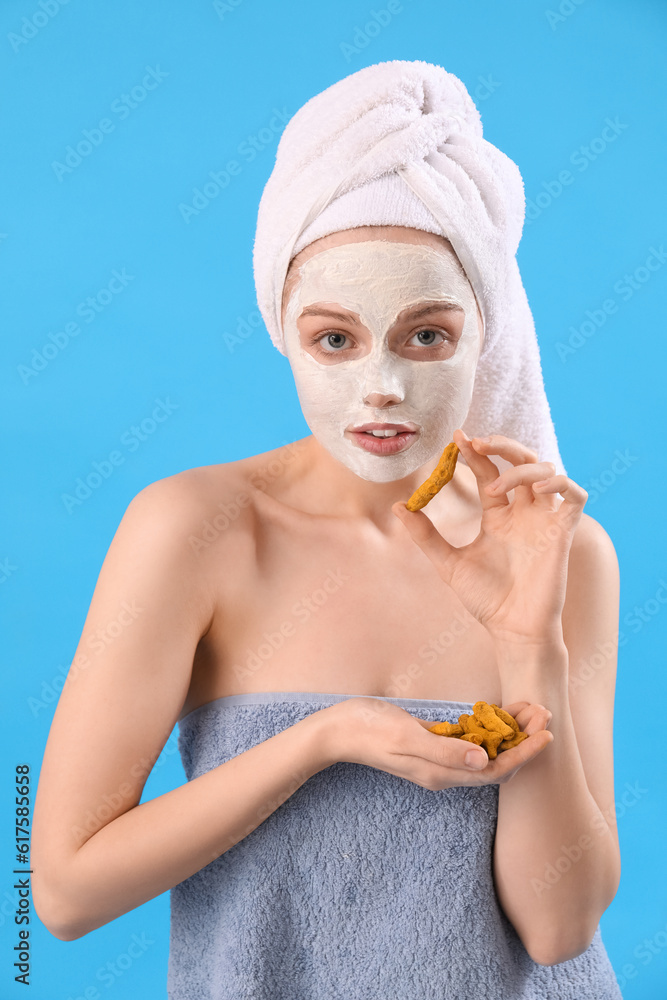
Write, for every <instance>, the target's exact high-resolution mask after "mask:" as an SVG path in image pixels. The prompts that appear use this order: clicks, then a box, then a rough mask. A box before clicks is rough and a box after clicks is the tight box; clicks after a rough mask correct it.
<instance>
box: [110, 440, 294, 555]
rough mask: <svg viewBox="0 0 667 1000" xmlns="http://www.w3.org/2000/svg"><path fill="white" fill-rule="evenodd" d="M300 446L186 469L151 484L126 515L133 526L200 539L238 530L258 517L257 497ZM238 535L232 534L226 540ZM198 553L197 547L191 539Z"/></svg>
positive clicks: (282, 472) (290, 462) (286, 467)
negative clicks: (175, 531) (157, 525)
mask: <svg viewBox="0 0 667 1000" xmlns="http://www.w3.org/2000/svg"><path fill="white" fill-rule="evenodd" d="M300 445H301V442H300V441H297V442H293V443H289V444H286V445H281V446H280V447H278V448H274V449H272V450H270V451H266V452H261V453H260V454H257V455H250V456H248V457H247V458H242V459H237V460H236V461H231V462H220V463H217V464H214V465H201V466H196V467H194V468H191V469H184V470H182V471H181V472H177V473H174V474H173V475H171V476H165V477H164V478H163V479H157V480H155V481H154V482H152V483H149V484H148V485H147V486H145V487H144V488H143V489H142V490H140V491H139V493H137V494H136V495H135V497H134V498H133V499H132V501H131V503H130V506H129V508H128V511H130V510H131V511H132V515H133V519H134V520H135V521H137V522H143V523H144V524H146V523H151V524H155V523H162V524H164V525H165V527H166V528H167V530H169V529H170V528H171V529H173V528H177V529H179V532H180V531H183V530H184V529H185V530H186V531H187V532H188V537H189V536H191V535H192V536H194V537H195V539H196V538H197V537H201V538H202V540H203V541H206V536H211V535H213V534H215V533H216V532H218V533H219V532H220V531H222V530H226V529H227V528H229V527H230V526H232V525H235V526H236V527H237V528H238V529H240V530H242V529H243V528H244V527H245V526H248V524H249V523H250V522H251V521H252V517H253V515H255V514H256V513H257V501H258V498H259V496H260V495H263V494H265V493H267V492H269V491H270V489H271V485H272V484H273V483H276V482H277V481H278V480H279V479H280V477H282V476H284V475H285V474H286V473H287V471H288V470H289V469H290V468H291V467H292V465H293V462H294V459H295V457H296V455H297V454H298V451H299V446H300ZM236 533H238V532H230V533H229V534H230V537H231V536H233V535H234V534H236ZM191 544H194V545H195V547H196V541H194V540H193V539H191Z"/></svg>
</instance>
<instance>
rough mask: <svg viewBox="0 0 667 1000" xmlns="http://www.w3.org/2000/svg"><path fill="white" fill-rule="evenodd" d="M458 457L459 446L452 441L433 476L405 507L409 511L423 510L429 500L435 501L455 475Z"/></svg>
mask: <svg viewBox="0 0 667 1000" xmlns="http://www.w3.org/2000/svg"><path fill="white" fill-rule="evenodd" d="M458 457H459V449H458V445H456V444H454V442H453V441H452V442H451V444H448V445H447V447H446V448H445V450H444V451H443V453H442V455H441V456H440V461H439V462H438V464H437V465H436V467H435V469H434V470H433V472H432V473H431V475H430V476H429V477H428V479H427V480H425V482H423V483H422V484H421V486H419V487H418V488H417V489H416V490H415V492H414V493H413V494H412V496H411V497H410V499H409V500H408V502H407V503H406V505H405V506H406V507H407V508H408V510H421V509H422V507H425V506H426V504H427V503H428V502H429V500H432V499H433V497H434V496H435V495H436V493H439V492H440V490H441V489H442V487H443V486H445V485H446V484H447V483H448V482H449V480H450V479H451V478H452V476H453V475H454V469H455V468H456V459H457V458H458Z"/></svg>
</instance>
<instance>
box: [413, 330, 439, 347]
mask: <svg viewBox="0 0 667 1000" xmlns="http://www.w3.org/2000/svg"><path fill="white" fill-rule="evenodd" d="M415 337H416V338H417V341H416V342H415ZM436 337H440V340H436V339H434V338H436ZM444 339H445V338H444V337H443V335H442V334H441V333H440V331H439V330H418V331H417V333H415V334H414V335H413V336H412V337H411V338H410V340H409V341H408V344H409V345H410V346H414V347H434V346H435V345H436V344H440V343H442V342H443V341H444Z"/></svg>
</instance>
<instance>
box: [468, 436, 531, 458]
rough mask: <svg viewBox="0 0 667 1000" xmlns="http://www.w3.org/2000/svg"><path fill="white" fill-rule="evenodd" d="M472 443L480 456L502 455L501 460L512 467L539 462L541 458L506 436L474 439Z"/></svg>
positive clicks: (525, 446)
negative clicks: (509, 463)
mask: <svg viewBox="0 0 667 1000" xmlns="http://www.w3.org/2000/svg"><path fill="white" fill-rule="evenodd" d="M472 443H473V446H474V448H475V451H477V452H478V453H479V454H480V455H500V457H501V458H504V459H506V460H507V461H508V462H511V464H512V465H525V464H526V462H539V456H538V454H537V452H536V451H533V449H532V448H529V447H528V446H527V445H525V444H522V443H521V442H520V441H517V440H515V438H510V437H506V436H505V435H504V434H490V435H489V436H488V437H474V438H473V439H472ZM466 461H467V459H466Z"/></svg>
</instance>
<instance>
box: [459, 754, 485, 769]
mask: <svg viewBox="0 0 667 1000" xmlns="http://www.w3.org/2000/svg"><path fill="white" fill-rule="evenodd" d="M487 760H488V757H487V756H486V754H485V753H482V752H481V751H479V750H469V751H468V753H467V754H466V756H465V762H466V764H467V766H468V767H474V768H475V769H476V770H477V771H479V770H480V769H481V768H483V767H486V762H487Z"/></svg>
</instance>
